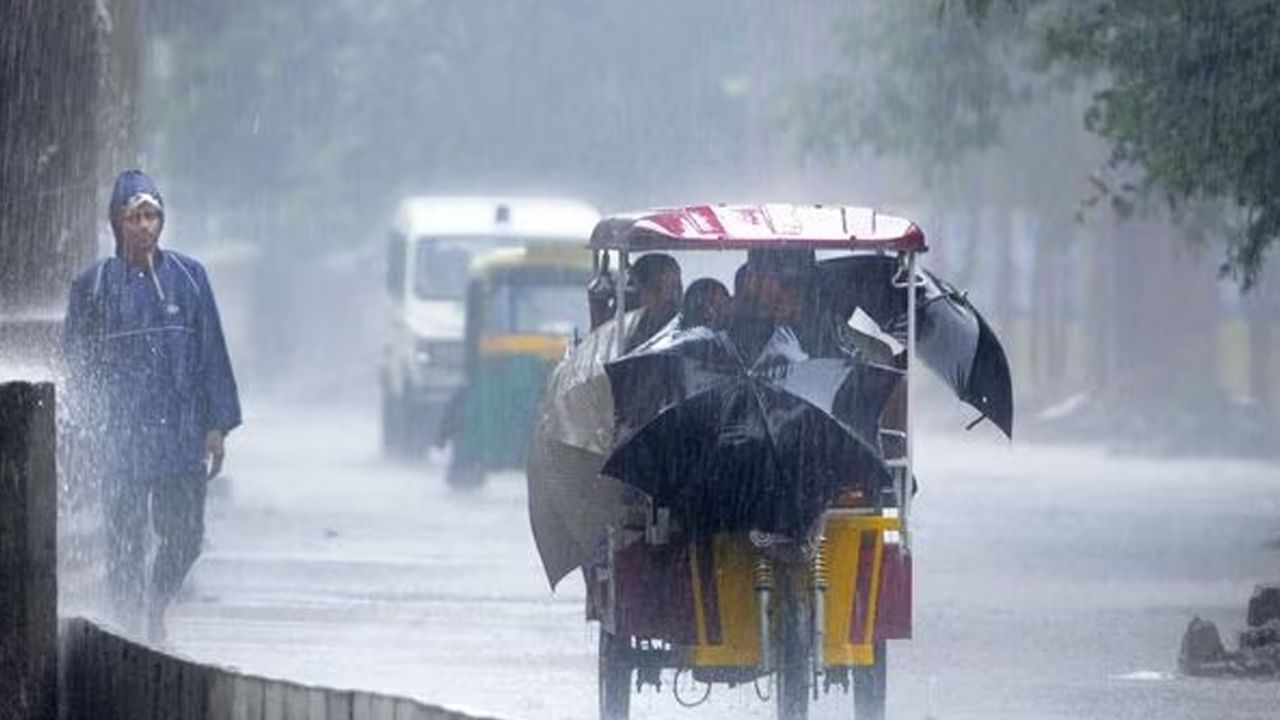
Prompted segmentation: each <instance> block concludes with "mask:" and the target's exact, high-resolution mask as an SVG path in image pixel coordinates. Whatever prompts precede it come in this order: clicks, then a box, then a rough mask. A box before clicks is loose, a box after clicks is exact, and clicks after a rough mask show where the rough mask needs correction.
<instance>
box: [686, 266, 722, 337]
mask: <svg viewBox="0 0 1280 720" xmlns="http://www.w3.org/2000/svg"><path fill="white" fill-rule="evenodd" d="M732 303H733V297H732V296H730V295H729V289H728V288H726V287H725V286H724V284H723V283H721V282H720V281H719V280H716V279H714V278H705V277H704V278H699V279H697V280H695V281H693V283H691V284H690V285H689V288H688V289H687V290H685V291H684V302H683V303H681V306H680V329H681V330H688V329H690V328H695V327H716V326H718V325H719V324H720V323H721V321H722V320H723V319H724V318H725V317H726V316H727V314H728V312H729V308H730V305H731V304H732Z"/></svg>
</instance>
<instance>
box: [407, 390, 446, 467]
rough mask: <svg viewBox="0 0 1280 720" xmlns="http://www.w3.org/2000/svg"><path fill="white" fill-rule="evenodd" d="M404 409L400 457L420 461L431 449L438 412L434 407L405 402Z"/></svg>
mask: <svg viewBox="0 0 1280 720" xmlns="http://www.w3.org/2000/svg"><path fill="white" fill-rule="evenodd" d="M402 407H403V408H404V410H403V411H402V412H403V415H402V417H403V418H404V430H403V433H402V435H401V438H402V440H401V443H402V445H401V447H402V456H403V457H404V458H406V459H408V460H421V459H423V458H425V457H426V456H427V451H428V450H430V449H431V441H432V439H433V437H434V435H435V432H436V429H437V425H436V423H437V418H438V416H439V412H438V411H437V410H436V408H435V407H434V406H431V405H425V404H423V403H422V402H414V401H409V400H406V401H404V402H403V404H402Z"/></svg>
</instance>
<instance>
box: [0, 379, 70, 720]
mask: <svg viewBox="0 0 1280 720" xmlns="http://www.w3.org/2000/svg"><path fill="white" fill-rule="evenodd" d="M56 525H57V478H56V471H55V464H54V390H53V385H51V384H49V383H28V382H11V383H0V720H52V719H53V718H54V716H55V714H56V711H57V695H56V691H57V682H56V680H57V631H58V617H57V607H58V585H57V576H56V574H55V570H56V567H57V557H56V556H57V531H56Z"/></svg>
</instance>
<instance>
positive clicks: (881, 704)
mask: <svg viewBox="0 0 1280 720" xmlns="http://www.w3.org/2000/svg"><path fill="white" fill-rule="evenodd" d="M875 653H876V659H875V662H874V663H872V664H871V665H868V666H865V667H855V668H854V669H853V717H854V720H884V715H885V699H886V697H887V696H888V689H889V658H888V655H887V654H886V653H887V644H886V643H885V641H884V640H881V641H879V642H877V643H876V644H875Z"/></svg>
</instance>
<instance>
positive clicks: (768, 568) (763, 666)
mask: <svg viewBox="0 0 1280 720" xmlns="http://www.w3.org/2000/svg"><path fill="white" fill-rule="evenodd" d="M754 577H755V591H756V623H757V628H758V630H759V632H760V672H763V673H768V672H771V671H772V669H773V643H772V642H771V641H770V637H769V633H770V629H769V596H770V594H771V593H772V591H773V561H772V560H770V559H769V558H766V557H760V556H757V557H756V566H755V572H754Z"/></svg>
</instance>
